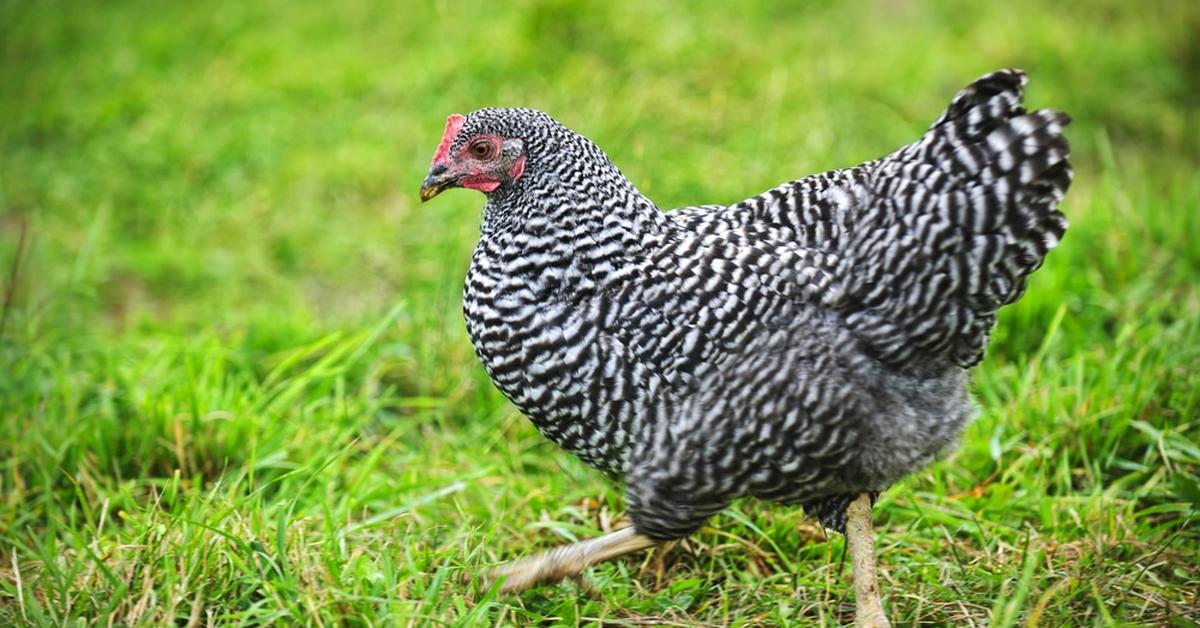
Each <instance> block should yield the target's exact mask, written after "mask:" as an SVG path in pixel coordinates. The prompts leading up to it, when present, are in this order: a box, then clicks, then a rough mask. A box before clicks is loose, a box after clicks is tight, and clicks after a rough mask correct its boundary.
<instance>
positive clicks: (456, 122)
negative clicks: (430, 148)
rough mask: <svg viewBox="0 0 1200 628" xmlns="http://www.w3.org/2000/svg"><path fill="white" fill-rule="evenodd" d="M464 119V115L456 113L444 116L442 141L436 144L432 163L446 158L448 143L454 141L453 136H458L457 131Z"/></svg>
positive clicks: (448, 149)
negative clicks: (444, 124) (444, 127)
mask: <svg viewBox="0 0 1200 628" xmlns="http://www.w3.org/2000/svg"><path fill="white" fill-rule="evenodd" d="M466 121H467V117H466V116H463V115H460V114H457V113H455V114H451V115H450V117H449V118H446V130H445V131H443V132H442V142H441V143H440V144H438V147H437V152H436V153H434V154H433V163H435V164H436V163H437V162H439V161H442V160H443V159H445V158H446V155H447V154H448V153H449V152H450V145H451V144H453V143H454V138H455V137H458V132H459V131H460V130H461V129H462V126H463V123H464V122H466Z"/></svg>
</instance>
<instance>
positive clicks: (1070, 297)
mask: <svg viewBox="0 0 1200 628" xmlns="http://www.w3.org/2000/svg"><path fill="white" fill-rule="evenodd" d="M1197 33H1200V4H1197V3H1195V2H1189V1H1187V0H1178V1H1169V0H1164V1H1161V2H1147V3H1132V2H1122V1H1118V0H1106V1H1103V2H1083V1H1068V2H1054V3H1049V2H1047V3H1035V2H1032V1H1029V0H1015V1H1013V2H1007V3H970V4H968V3H958V2H949V1H946V2H930V3H924V2H908V1H898V0H874V1H870V0H865V1H863V2H856V3H843V2H833V3H807V4H805V5H803V6H794V7H793V6H787V5H784V4H782V3H780V4H778V5H777V4H776V3H766V2H744V3H740V4H738V5H737V6H736V8H735V7H733V6H730V7H728V8H720V7H718V6H717V5H715V4H702V3H694V4H693V6H690V7H688V8H686V9H685V8H684V7H676V8H674V9H669V8H667V7H665V6H661V5H659V4H657V3H651V2H637V1H634V0H621V1H616V2H609V3H606V4H601V3H583V2H570V1H555V2H534V1H532V0H519V1H517V2H512V3H498V2H482V1H477V0H470V1H465V2H453V3H451V2H436V3H411V4H405V3H383V2H375V1H373V0H343V1H342V2H336V3H332V2H331V3H321V2H285V1H283V0H264V1H262V2H235V1H232V0H229V1H222V2H163V3H135V2H130V1H126V0H116V1H114V2H107V3H94V2H82V1H76V2H66V1H63V2H25V1H22V0H0V287H2V289H0V298H2V299H3V301H2V302H0V303H2V305H3V318H2V319H0V496H2V498H0V553H2V554H3V556H0V558H2V560H0V624H5V625H7V624H14V623H26V622H28V623H31V624H38V625H81V624H99V625H144V624H172V625H182V624H262V623H269V622H282V623H312V624H320V625H329V624H341V623H350V624H363V625H376V624H402V625H426V624H432V625H439V624H455V625H458V624H468V625H474V624H502V625H507V624H526V623H544V624H551V623H553V624H566V625H576V624H585V623H592V622H605V623H611V624H617V625H621V624H625V625H644V624H666V625H728V624H733V625H783V624H792V625H839V624H842V623H845V622H847V621H850V620H851V618H852V614H853V595H852V590H851V587H850V580H849V575H850V565H849V564H848V560H845V559H844V558H843V549H844V544H843V540H842V538H841V537H840V536H838V535H836V534H830V535H829V536H826V534H825V533H823V532H822V531H821V530H820V529H819V528H817V527H816V526H814V525H813V524H812V523H811V522H809V521H808V520H806V519H805V518H804V517H803V514H802V512H801V511H800V510H799V509H797V508H783V507H773V506H770V505H766V504H762V503H757V502H753V501H745V502H739V503H737V504H736V505H735V506H734V507H733V508H731V509H730V510H728V511H727V512H725V513H723V514H721V515H719V516H717V517H715V518H713V519H712V520H711V521H710V523H709V525H708V526H706V527H705V528H704V529H703V530H702V531H701V532H700V533H699V534H697V535H696V536H695V537H693V538H691V539H689V540H687V541H685V542H682V543H679V544H676V545H674V546H673V547H669V548H665V549H661V550H657V551H654V552H651V553H649V554H644V555H640V556H637V557H634V558H631V559H628V560H624V561H618V562H616V563H613V564H609V565H604V566H600V567H596V568H593V569H592V570H590V571H589V573H588V574H587V577H586V578H585V579H583V580H582V581H580V582H571V583H566V584H562V585H558V586H551V587H545V588H541V589H537V590H534V591H530V592H527V593H524V594H521V595H516V596H501V595H498V594H497V593H496V592H495V591H493V590H491V589H489V588H488V587H487V586H485V585H483V584H481V582H480V579H479V578H478V576H480V575H481V574H483V573H484V572H485V571H486V569H487V568H488V567H489V566H491V565H495V564H497V563H498V562H500V561H503V560H507V559H511V558H515V557H517V556H520V555H522V554H525V553H527V552H529V551H531V550H534V549H538V548H544V547H549V546H552V545H555V544H559V543H562V542H565V541H569V540H574V539H577V538H583V537H589V536H594V535H597V534H599V533H600V532H601V531H602V530H604V529H606V528H608V527H610V526H611V525H612V524H613V522H614V521H615V520H616V519H618V518H619V517H620V515H621V512H622V496H621V494H622V491H621V490H620V488H619V487H616V486H614V485H612V484H610V483H608V482H607V481H606V480H604V479H603V478H602V477H601V476H600V475H599V474H597V473H595V472H593V471H591V470H589V469H588V468H587V467H585V466H584V465H583V464H581V463H579V462H578V461H576V460H574V459H573V458H571V457H569V456H568V455H566V454H564V453H562V452H560V451H558V450H557V449H556V448H555V447H554V446H552V445H551V444H549V443H548V442H545V441H544V440H543V439H542V438H541V437H540V436H539V435H538V434H537V433H536V431H535V430H534V429H533V428H532V426H531V425H529V423H528V422H527V421H526V420H525V419H524V418H523V417H522V416H520V414H519V413H518V412H517V411H516V410H515V409H514V408H513V407H512V406H511V405H509V404H508V402H507V401H506V400H504V399H503V397H501V396H500V395H499V393H497V392H496V391H495V390H494V389H493V388H492V386H491V384H490V383H489V381H488V379H487V376H486V374H484V372H483V370H482V368H481V367H480V366H479V365H478V363H477V361H476V359H475V357H474V354H473V352H472V350H471V347H470V344H469V342H468V340H467V337H466V333H465V331H464V328H463V322H462V315H461V309H460V303H461V301H460V295H461V286H462V279H463V275H464V273H465V269H466V266H467V263H468V259H469V257H470V253H471V250H472V247H473V246H474V242H475V238H476V236H477V234H478V226H479V220H480V207H481V206H482V199H481V197H480V196H479V195H477V194H475V193H471V192H467V191H455V192H450V193H447V194H444V195H442V196H441V197H439V198H438V199H437V201H436V202H434V203H430V204H428V205H421V204H420V203H419V199H418V198H417V188H418V186H419V184H420V181H421V178H422V177H423V176H424V174H425V170H426V169H427V167H428V164H429V158H430V156H431V155H432V153H433V150H434V147H435V145H436V143H437V141H438V138H439V137H440V134H441V130H442V124H443V121H444V119H445V116H446V115H447V114H449V113H453V112H467V111H469V110H471V109H474V108H477V107H481V106H487V105H508V106H530V107H536V108H539V109H543V110H546V111H549V112H551V113H552V114H553V115H555V116H556V117H558V118H559V119H560V120H562V121H563V122H565V123H566V124H568V125H569V126H571V127H573V128H575V129H576V130H579V131H580V132H583V133H584V134H586V135H588V136H589V137H591V138H592V139H594V140H595V141H597V143H599V144H600V145H601V146H602V147H603V148H604V149H605V150H606V151H608V153H609V155H610V156H611V157H612V158H613V160H614V161H615V162H616V163H618V164H619V165H620V166H621V167H622V169H623V170H624V172H625V173H626V174H627V175H629V176H630V177H631V178H632V179H633V180H634V181H635V182H636V183H637V184H638V185H639V187H640V188H641V189H642V190H643V191H644V192H645V193H647V194H648V195H649V196H650V197H651V198H654V199H655V200H656V201H657V202H658V203H659V204H660V205H661V206H663V207H675V206H680V205H685V204H696V203H705V202H732V201H736V200H739V199H741V198H744V197H746V196H749V195H751V194H753V193H757V192H759V191H761V190H764V189H766V188H768V187H771V186H773V185H775V184H776V183H779V182H780V181H785V180H788V179H793V178H797V177H798V176H801V175H804V174H808V173H811V172H816V171H819V170H823V169H827V168H832V167H836V166H845V165H851V164H855V163H858V162H860V161H863V160H866V159H870V158H874V157H877V156H879V155H881V154H883V153H885V152H888V151H890V150H891V149H893V148H895V147H897V146H900V145H901V144H904V143H907V142H909V141H911V140H913V139H915V138H916V137H918V136H919V134H920V133H921V132H922V130H923V129H924V128H925V127H926V126H928V124H929V123H930V122H932V121H933V119H935V118H936V117H937V115H938V114H939V113H940V111H941V109H942V108H943V107H944V106H945V104H946V103H947V102H948V101H949V99H950V97H951V96H952V95H953V94H954V92H955V91H957V89H958V88H960V87H961V86H963V85H965V84H966V83H967V82H969V81H970V80H972V79H974V78H975V77H977V76H979V75H981V74H983V73H985V72H987V71H990V70H992V69H995V68H999V67H1006V66H1014V67H1021V68H1024V69H1025V70H1027V71H1028V72H1029V74H1030V76H1031V84H1030V87H1029V90H1028V102H1029V104H1030V105H1031V106H1032V107H1051V106H1052V107H1055V108H1059V109H1062V110H1065V111H1068V112H1070V113H1071V114H1072V115H1073V117H1074V123H1073V125H1072V126H1071V127H1070V129H1069V133H1068V135H1069V137H1070V139H1071V141H1072V145H1073V159H1074V162H1075V164H1076V177H1075V183H1074V185H1073V187H1072V188H1071V191H1070V193H1069V194H1068V196H1067V198H1066V200H1065V202H1064V204H1063V210H1064V211H1065V213H1066V214H1067V215H1068V216H1069V218H1070V220H1071V225H1072V226H1071V229H1070V231H1069V232H1068V233H1067V236H1066V238H1065V240H1064V241H1063V243H1062V245H1061V246H1060V248H1059V249H1057V250H1055V251H1054V252H1053V253H1052V254H1051V255H1050V257H1049V259H1048V261H1047V263H1046V266H1045V267H1044V268H1043V269H1041V270H1040V271H1038V272H1037V273H1036V274H1035V275H1034V276H1033V278H1032V281H1031V285H1030V289H1029V291H1028V293H1027V294H1026V296H1025V298H1024V299H1023V300H1022V301H1021V302H1020V303H1018V304H1017V305H1015V306H1012V307H1010V308H1008V309H1006V310H1005V311H1004V312H1003V315H1002V316H1001V319H1000V322H999V325H998V327H997V329H996V330H995V332H994V334H993V340H992V344H991V348H990V350H989V353H988V357H987V359H986V361H985V362H984V363H983V364H982V365H981V366H980V367H979V368H978V369H977V370H976V372H975V378H974V382H975V383H974V392H975V396H976V399H977V400H978V408H979V409H978V417H977V418H976V420H975V421H974V422H973V423H972V424H971V425H970V427H969V428H968V429H967V431H966V433H965V434H964V436H963V438H962V444H961V447H960V449H959V450H958V451H957V452H956V453H955V454H953V455H951V456H950V457H949V458H947V459H946V460H943V461H941V462H938V463H936V464H934V465H932V466H931V467H929V468H928V469H926V470H924V471H922V472H921V473H918V474H916V475H913V476H911V477H909V478H908V479H906V480H905V481H904V482H902V483H900V484H899V485H897V486H895V487H894V488H893V489H891V490H890V491H888V492H887V493H886V494H885V495H884V496H883V497H882V499H881V500H880V503H879V504H878V505H877V508H876V511H875V521H876V524H877V526H878V529H877V550H878V552H879V555H880V568H881V580H882V587H883V589H884V596H885V603H886V604H887V606H888V609H889V612H890V614H891V616H892V618H893V621H894V622H895V623H896V624H897V625H913V624H918V623H920V624H930V625H955V626H958V625H972V624H973V625H985V624H987V625H992V626H1015V625H1030V626H1032V625H1047V626H1060V625H1184V626H1186V625H1196V623H1197V622H1198V621H1200V525H1198V524H1200V513H1198V510H1200V479H1198V478H1200V177H1198V176H1197V174H1196V173H1197V169H1198V168H1200V141H1198V139H1197V138H1200V82H1198V79H1197V76H1198V75H1200V36H1198V35H1197Z"/></svg>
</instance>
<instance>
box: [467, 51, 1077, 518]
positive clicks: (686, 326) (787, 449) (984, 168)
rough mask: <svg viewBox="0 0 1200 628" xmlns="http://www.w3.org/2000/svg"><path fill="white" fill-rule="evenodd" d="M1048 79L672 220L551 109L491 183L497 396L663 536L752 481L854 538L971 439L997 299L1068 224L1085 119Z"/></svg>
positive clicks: (479, 253)
mask: <svg viewBox="0 0 1200 628" xmlns="http://www.w3.org/2000/svg"><path fill="white" fill-rule="evenodd" d="M1024 84H1025V76H1024V74H1022V73H1020V72H1018V71H1014V70H1002V71H999V72H995V73H992V74H989V75H987V76H985V77H983V78H981V79H979V80H978V81H976V82H975V83H973V84H972V85H970V86H969V87H967V88H966V89H964V90H963V91H962V92H960V93H959V94H958V96H957V97H956V98H955V99H954V100H953V102H952V103H951V105H950V106H949V108H948V109H947V111H946V112H945V113H944V114H943V115H942V117H941V118H939V119H938V120H937V121H936V122H935V123H934V124H933V126H932V127H930V129H929V131H927V132H926V134H925V135H924V136H923V137H922V138H921V139H920V140H918V141H917V142H915V143H913V144H911V145H909V146H906V147H904V148H901V149H900V150H898V151H896V152H894V153H892V154H890V155H888V156H886V157H883V158H881V159H878V160H876V161H872V162H869V163H866V164H863V165H861V166H857V167H854V168H848V169H843V170H835V171H830V172H827V173H823V174H818V175H814V176H811V177H807V178H804V179H800V180H797V181H793V182H789V183H785V184H783V185H781V186H778V187H776V188H774V189H772V190H770V191H768V192H765V193H763V194H761V195H759V196H756V197H753V198H750V199H748V200H746V201H743V202H741V203H737V204H734V205H728V206H725V205H706V206H698V207H691V208H684V209H681V210H677V211H673V212H663V211H660V210H659V209H658V207H657V206H655V205H654V204H653V203H652V202H651V201H649V200H648V199H647V198H646V197H645V196H643V195H642V194H641V193H640V192H639V191H638V190H637V189H636V187H634V185H633V184H632V183H631V182H630V181H629V180H628V179H627V178H625V177H624V176H623V175H622V174H621V173H620V171H619V170H618V169H617V168H616V167H615V166H614V165H613V164H612V163H611V162H610V161H609V160H608V158H607V157H606V156H605V155H604V153H603V152H602V151H601V150H600V149H599V148H597V147H596V146H595V145H594V144H593V143H592V142H590V141H589V140H587V139H585V138H583V137H582V136H580V135H578V134H576V133H574V132H572V131H570V130H568V129H567V128H566V127H564V126H562V125H561V124H559V123H558V122H556V121H554V120H553V119H552V118H550V117H549V116H548V115H546V114H544V113H541V112H537V111H534V110H529V109H481V110H478V111H476V112H474V113H472V114H470V115H469V116H467V119H466V122H465V124H464V125H463V128H462V129H461V131H460V132H459V134H458V136H457V138H456V140H455V144H454V145H453V146H452V149H451V152H453V151H454V149H456V148H458V147H460V146H461V145H462V143H463V142H465V141H467V140H468V139H469V138H471V137H473V136H475V135H478V134H481V133H488V134H496V135H500V136H503V137H511V138H520V139H521V141H522V142H523V146H524V149H525V153H526V156H527V160H528V161H527V164H526V167H525V172H524V175H523V176H521V177H520V178H519V179H517V180H516V181H513V182H511V183H507V184H505V185H502V186H501V187H499V188H497V189H496V190H495V191H493V192H492V193H490V194H489V200H488V203H487V206H486V207H485V210H484V219H483V225H482V228H481V233H480V239H479V243H478V245H477V247H476V250H475V253H474V255H473V257H472V260H471V265H470V268H469V270H468V273H467V280H466V287H465V290H464V300H463V310H464V316H465V318H466V322H467V329H468V333H469V335H470V337H471V340H472V342H473V344H474V346H475V350H476V353H477V355H478V357H479V359H480V360H481V362H482V363H483V365H484V367H485V368H486V370H487V372H488V373H489V375H490V376H491V378H492V380H493V381H494V382H495V384H496V385H497V387H498V388H499V389H500V390H501V391H502V392H503V393H504V394H505V395H506V396H508V398H509V399H511V400H512V401H513V403H514V404H515V405H516V406H517V407H518V408H519V409H520V410H521V411H522V412H523V413H524V414H525V415H526V416H528V417H529V418H530V419H531V420H532V421H533V423H534V424H535V425H536V426H537V428H538V429H539V430H540V431H541V432H542V433H543V434H544V435H545V436H546V437H547V438H549V439H550V440H552V441H553V442H555V443H556V444H558V445H559V446H561V447H563V448H564V449H566V450H568V451H570V452H572V453H574V454H575V455H577V456H579V457H580V458H581V459H582V460H583V461H584V462H586V463H588V464H589V465H591V466H593V467H596V468H597V469H600V470H601V471H603V472H605V473H606V474H608V475H610V476H612V477H614V478H622V479H624V481H625V484H626V494H627V499H628V506H629V510H630V515H631V517H632V519H633V521H634V525H635V526H636V527H637V529H638V531H639V532H641V533H642V534H646V535H648V536H650V537H652V538H656V539H670V538H679V537H682V536H685V535H687V534H690V533H691V532H693V531H694V530H695V529H697V528H698V527H699V526H700V525H702V523H703V522H704V520H705V519H706V518H707V517H709V516H710V515H712V514H714V513H716V512H718V511H720V510H722V509H723V508H725V507H726V506H727V505H728V504H729V502H730V501H731V500H733V499H736V498H738V497H741V496H755V497H758V498H762V499H768V500H773V501H779V502H784V503H800V504H803V505H804V507H805V508H806V510H808V511H810V512H811V513H814V514H816V515H817V516H818V517H819V518H820V519H821V521H822V523H824V524H825V525H827V526H829V527H832V528H834V529H841V526H842V523H843V522H844V515H845V505H846V503H847V497H848V496H853V495H857V494H859V493H862V492H871V493H878V492H880V491H882V490H884V489H886V488H887V487H888V486H889V485H890V484H892V483H894V482H895V481H896V480H897V479H899V478H900V477H902V476H903V475H905V474H907V473H911V472H913V471H915V470H917V469H919V468H921V467H922V466H923V465H925V464H927V463H928V462H929V461H931V460H932V459H934V457H936V456H937V455H938V454H940V453H941V452H943V451H945V450H946V449H947V448H949V447H950V446H952V445H953V443H954V441H955V438H956V437H957V435H958V433H959V432H960V431H961V429H962V427H963V425H964V424H965V422H966V421H967V418H968V416H969V408H970V401H969V398H968V395H967V391H966V387H967V381H968V371H967V369H969V367H971V366H973V365H974V364H976V363H977V362H978V361H979V360H980V359H981V357H982V354H983V349H984V347H985V346H986V343H987V334H988V331H989V330H990V328H991V326H992V324H993V322H994V321H995V314H996V310H997V309H998V308H999V307H1001V306H1002V305H1004V304H1007V303H1011V302H1013V301H1015V300H1016V299H1017V298H1019V296H1020V294H1021V292H1022V290H1023V289H1024V286H1025V280H1026V277H1027V276H1028V275H1029V273H1031V272H1032V271H1033V270H1035V269H1036V268H1037V267H1038V266H1039V265H1040V264H1041V263H1042V260H1043V259H1044V257H1045V255H1046V253H1047V252H1048V251H1049V250H1050V249H1051V248H1053V247H1054V245H1055V244H1056V243H1057V242H1058V240H1059V239H1060V238H1061V237H1062V235H1063V233H1064V231H1065V229H1066V222H1065V220H1064V218H1063V216H1062V214H1061V213H1059V212H1058V211H1057V204H1058V202H1059V201H1060V200H1061V199H1062V196H1063V194H1064V193H1065V191H1066V189H1067V186H1068V185H1069V183H1070V177H1071V170H1070V166H1069V164H1068V162H1067V153H1068V148H1067V143H1066V140H1065V138H1063V136H1062V128H1063V127H1064V126H1065V125H1066V123H1067V117H1066V116H1065V115H1064V114H1061V113H1058V112H1054V111H1049V110H1043V111H1037V112H1033V113H1026V112H1025V111H1024V110H1023V109H1022V108H1021V101H1022V98H1023V93H1022V89H1023V86H1024Z"/></svg>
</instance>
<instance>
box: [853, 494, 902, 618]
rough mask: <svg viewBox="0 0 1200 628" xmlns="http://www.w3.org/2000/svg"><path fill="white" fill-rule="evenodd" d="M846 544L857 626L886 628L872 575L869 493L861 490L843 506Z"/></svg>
mask: <svg viewBox="0 0 1200 628" xmlns="http://www.w3.org/2000/svg"><path fill="white" fill-rule="evenodd" d="M846 546H847V547H848V548H849V549H850V560H851V561H853V562H854V615H855V622H854V623H855V625H856V626H858V627H859V628H888V627H889V626H891V624H889V623H888V620H887V615H884V613H883V601H882V600H881V599H880V597H879V581H878V580H877V579H876V575H875V542H874V539H873V538H872V532H871V496H870V495H867V494H866V493H863V494H862V495H859V496H858V497H857V498H855V500H854V501H852V502H850V505H849V506H848V507H847V508H846Z"/></svg>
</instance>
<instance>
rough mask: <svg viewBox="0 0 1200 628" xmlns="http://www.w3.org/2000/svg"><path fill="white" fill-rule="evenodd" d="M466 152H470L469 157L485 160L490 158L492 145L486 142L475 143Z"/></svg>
mask: <svg viewBox="0 0 1200 628" xmlns="http://www.w3.org/2000/svg"><path fill="white" fill-rule="evenodd" d="M467 150H469V151H471V155H473V156H475V157H477V158H479V159H487V158H489V157H491V156H492V143H491V142H487V141H479V142H475V143H474V144H471V146H470V148H468V149H467Z"/></svg>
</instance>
